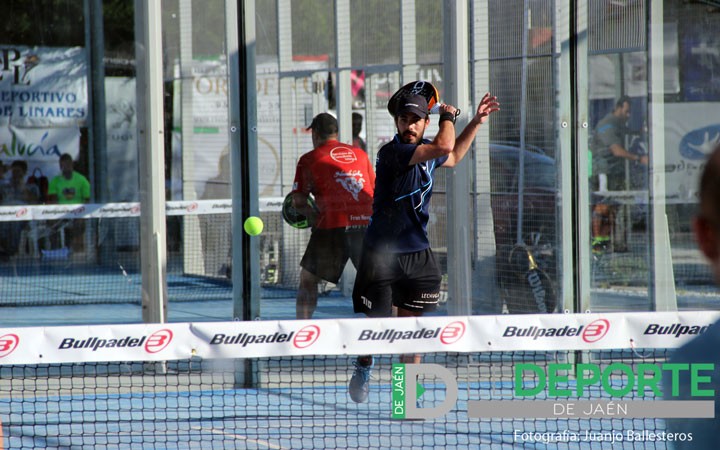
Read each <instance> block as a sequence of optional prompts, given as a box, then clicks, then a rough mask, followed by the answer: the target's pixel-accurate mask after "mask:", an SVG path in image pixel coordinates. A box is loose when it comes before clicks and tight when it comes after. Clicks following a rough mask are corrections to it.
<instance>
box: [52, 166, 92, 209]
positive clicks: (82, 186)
mask: <svg viewBox="0 0 720 450" xmlns="http://www.w3.org/2000/svg"><path fill="white" fill-rule="evenodd" d="M73 164H74V163H73V159H72V156H70V155H69V154H67V153H63V154H62V156H60V171H61V172H62V173H61V174H60V175H57V176H55V177H53V179H52V180H50V186H49V188H48V196H49V197H50V198H49V200H50V203H58V204H60V205H70V204H76V203H88V202H89V201H90V182H89V181H88V179H87V178H85V176H84V175H82V174H81V173H79V172H76V171H75V170H74V169H73Z"/></svg>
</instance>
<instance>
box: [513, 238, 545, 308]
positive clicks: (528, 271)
mask: <svg viewBox="0 0 720 450" xmlns="http://www.w3.org/2000/svg"><path fill="white" fill-rule="evenodd" d="M508 262H509V263H510V264H511V266H513V267H514V268H515V270H517V272H516V273H517V275H518V277H519V278H521V280H518V284H519V286H518V288H520V286H522V291H524V294H523V297H525V296H527V297H528V298H526V299H524V302H523V303H525V305H526V307H524V308H522V309H523V310H524V311H525V312H536V313H553V312H554V311H555V306H556V297H555V288H554V286H553V283H552V280H551V279H550V277H549V276H548V275H547V274H546V273H545V272H544V271H543V270H542V269H541V268H540V267H539V266H538V264H537V262H536V261H535V257H534V256H533V254H532V252H531V251H530V249H529V248H528V247H527V246H525V245H516V246H515V247H513V249H512V250H511V251H510V256H509V257H508Z"/></svg>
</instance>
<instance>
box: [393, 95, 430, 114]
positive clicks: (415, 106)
mask: <svg viewBox="0 0 720 450" xmlns="http://www.w3.org/2000/svg"><path fill="white" fill-rule="evenodd" d="M405 113H413V114H415V115H416V116H418V117H423V118H424V117H427V115H428V104H427V100H425V97H423V96H422V95H408V96H406V97H402V98H400V100H399V101H398V106H397V109H396V110H395V117H398V116H400V115H402V114H405Z"/></svg>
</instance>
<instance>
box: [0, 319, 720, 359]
mask: <svg viewBox="0 0 720 450" xmlns="http://www.w3.org/2000/svg"><path fill="white" fill-rule="evenodd" d="M718 319H720V312H708V311H701V312H681V313H672V312H668V313H647V312H643V313H608V314H545V315H500V316H471V317H417V318H387V319H370V320H369V319H359V318H355V319H338V320H315V321H313V320H285V321H248V322H237V321H236V322H202V323H177V324H142V325H102V326H86V327H45V328H12V329H11V328H8V329H0V365H6V364H30V363H38V362H43V363H59V362H93V361H117V360H125V361H159V360H175V359H188V358H192V357H200V358H206V359H214V358H247V357H276V356H292V355H361V354H374V355H381V354H389V355H397V354H405V353H430V352H461V353H467V352H486V351H554V350H576V349H577V350H586V349H595V350H608V349H650V348H659V349H663V348H668V349H672V348H677V347H679V346H681V345H682V344H684V343H685V342H687V341H688V340H689V339H691V338H693V337H695V336H698V335H699V334H702V333H705V332H707V331H708V330H709V329H710V328H711V324H712V323H714V321H716V320H718Z"/></svg>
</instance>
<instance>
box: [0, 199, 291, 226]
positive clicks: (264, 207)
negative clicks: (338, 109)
mask: <svg viewBox="0 0 720 450" xmlns="http://www.w3.org/2000/svg"><path fill="white" fill-rule="evenodd" d="M281 210H282V199H280V198H268V199H265V200H264V201H261V202H260V212H268V211H272V212H280V211H281ZM231 212H232V200H229V199H228V200H196V201H169V202H166V203H165V213H166V214H167V215H168V216H193V215H203V214H230V213H231ZM93 217H102V218H106V217H140V203H139V202H128V203H86V204H82V205H18V206H0V222H6V221H18V220H57V219H89V218H93Z"/></svg>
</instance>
